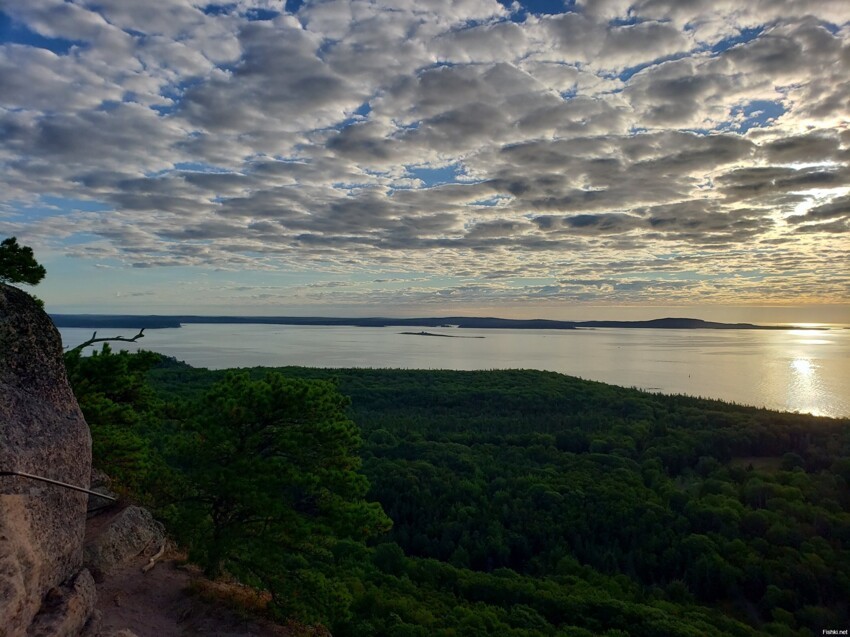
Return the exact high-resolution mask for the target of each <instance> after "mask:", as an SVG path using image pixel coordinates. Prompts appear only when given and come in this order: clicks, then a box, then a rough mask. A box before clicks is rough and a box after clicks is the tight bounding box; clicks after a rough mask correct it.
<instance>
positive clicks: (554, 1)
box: [499, 0, 576, 22]
mask: <svg viewBox="0 0 850 637" xmlns="http://www.w3.org/2000/svg"><path fill="white" fill-rule="evenodd" d="M499 4H501V5H502V6H503V7H505V8H506V9H513V5H514V3H513V1H512V0H499ZM517 4H519V5H520V9H519V11H516V12H514V13H512V14H511V16H510V20H511V21H512V22H525V19H526V18H527V17H528V16H530V15H560V14H562V13H570V12H571V11H574V10H575V4H576V3H575V0H522V1H521V2H518V3H517Z"/></svg>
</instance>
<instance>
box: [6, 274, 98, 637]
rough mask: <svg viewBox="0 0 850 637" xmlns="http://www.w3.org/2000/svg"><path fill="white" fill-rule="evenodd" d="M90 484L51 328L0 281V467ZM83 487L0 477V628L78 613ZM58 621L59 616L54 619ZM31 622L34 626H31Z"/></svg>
mask: <svg viewBox="0 0 850 637" xmlns="http://www.w3.org/2000/svg"><path fill="white" fill-rule="evenodd" d="M3 470H5V471H9V470H11V471H23V472H26V473H32V474H36V475H39V476H44V477H47V478H51V479H53V480H59V481H61V482H66V483H70V484H74V485H78V486H82V487H88V484H89V476H90V474H91V438H90V435H89V429H88V426H87V425H86V422H85V420H84V419H83V415H82V413H81V412H80V409H79V406H78V405H77V401H76V399H75V398H74V395H73V393H72V392H71V388H70V386H69V385H68V381H67V378H66V376H65V368H64V365H63V362H62V344H61V340H60V338H59V333H58V332H57V331H56V328H55V327H54V326H53V323H51V321H50V319H49V318H48V317H47V315H46V314H45V313H44V311H43V310H42V309H41V308H40V307H39V306H38V304H37V303H36V302H35V301H34V300H33V299H32V298H31V297H30V296H29V295H28V294H26V293H25V292H23V291H21V290H18V289H17V288H13V287H10V286H7V285H4V284H2V283H0V471H3ZM86 499H87V498H86V495H85V494H84V493H79V492H76V491H71V490H68V489H64V488H61V487H58V486H53V485H50V484H45V483H42V482H36V481H33V480H29V479H26V478H22V477H17V476H0V634H2V636H3V637H18V636H24V635H28V634H30V635H34V634H44V630H45V628H44V627H45V626H47V625H48V624H46V623H45V622H47V621H54V620H55V621H57V622H60V623H61V622H63V621H64V620H62V619H61V618H57V617H54V618H53V619H50V618H49V617H48V614H49V613H54V615H55V613H56V612H60V613H61V612H64V611H62V609H63V608H64V609H66V610H69V612H71V613H72V614H73V615H74V616H75V617H77V619H70V620H69V621H68V622H66V623H64V624H61V625H62V626H63V628H62V629H61V630H59V629H57V630H58V633H57V634H63V635H64V634H67V635H71V634H74V631H77V634H79V630H78V628H81V627H82V625H80V626H79V627H77V624H79V623H80V621H82V622H83V623H85V621H86V620H87V617H88V616H89V615H90V614H91V608H92V606H93V604H94V595H93V587H92V586H91V585H90V583H91V576H90V575H89V574H88V572H87V571H84V570H83V569H82V559H83V550H82V547H83V535H84V525H85V519H86ZM57 625H58V624H57ZM31 631H32V632H31Z"/></svg>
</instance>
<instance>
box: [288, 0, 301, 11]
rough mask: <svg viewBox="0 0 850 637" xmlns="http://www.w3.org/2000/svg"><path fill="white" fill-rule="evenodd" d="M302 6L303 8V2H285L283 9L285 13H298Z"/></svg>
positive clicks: (290, 0)
mask: <svg viewBox="0 0 850 637" xmlns="http://www.w3.org/2000/svg"><path fill="white" fill-rule="evenodd" d="M302 6H304V0H286V4H285V5H284V9H285V10H286V12H287V13H298V10H299V9H300V8H301V7H302Z"/></svg>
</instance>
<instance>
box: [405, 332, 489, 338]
mask: <svg viewBox="0 0 850 637" xmlns="http://www.w3.org/2000/svg"><path fill="white" fill-rule="evenodd" d="M399 334H404V335H406V336H440V337H442V338H484V337H483V336H459V335H457V334H434V332H425V331H422V332H399Z"/></svg>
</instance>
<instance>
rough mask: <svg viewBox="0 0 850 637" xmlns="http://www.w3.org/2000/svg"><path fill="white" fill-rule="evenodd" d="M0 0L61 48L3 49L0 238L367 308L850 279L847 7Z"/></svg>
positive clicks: (820, 292)
mask: <svg viewBox="0 0 850 637" xmlns="http://www.w3.org/2000/svg"><path fill="white" fill-rule="evenodd" d="M4 11H7V12H8V13H9V15H10V17H11V19H12V20H14V21H15V22H16V23H17V24H19V25H22V26H23V27H25V28H26V29H28V30H29V31H31V32H33V33H37V34H39V35H41V36H43V38H52V39H54V40H55V41H61V42H63V43H66V46H63V47H53V48H54V49H55V50H50V49H49V48H44V46H42V47H39V46H36V45H28V44H24V43H4V42H2V41H0V163H2V166H3V171H2V172H0V185H2V192H3V199H2V202H1V203H0V211H2V216H0V232H6V233H12V232H14V233H17V234H20V235H22V236H28V237H31V238H32V240H33V241H34V242H35V243H37V244H42V245H45V246H50V248H51V249H52V250H59V251H62V252H64V254H66V255H69V256H72V257H74V258H77V259H82V260H86V261H89V260H91V262H92V263H94V262H95V261H96V262H97V263H99V264H100V265H106V266H108V267H109V268H112V269H114V268H118V267H121V266H125V267H135V268H138V269H140V270H152V269H155V268H157V267H161V266H184V267H189V268H196V269H200V270H203V271H205V272H211V273H212V272H216V271H219V270H226V271H229V272H234V271H258V272H263V273H270V272H305V271H318V272H322V273H327V274H328V275H330V274H333V277H332V279H333V281H336V282H338V283H339V285H336V284H334V285H331V283H330V282H325V283H322V284H321V286H317V287H313V288H304V289H303V290H302V291H301V292H299V294H302V293H303V294H308V293H316V294H320V293H321V294H326V295H331V294H339V296H337V297H335V298H339V299H342V300H343V301H344V300H345V299H349V300H351V302H355V301H356V302H358V303H361V302H368V301H369V300H370V299H371V300H374V301H375V302H389V299H390V298H391V297H392V295H393V294H402V292H401V291H400V290H399V289H398V288H399V287H400V286H399V285H398V284H401V283H403V282H408V283H409V286H410V289H409V290H407V291H406V292H404V293H403V296H404V298H405V299H406V302H407V301H410V302H421V303H428V302H429V299H443V300H446V299H465V300H467V301H470V302H472V301H478V300H481V299H485V298H493V299H513V300H516V301H518V302H519V301H522V300H529V299H537V300H539V299H550V300H552V301H553V302H555V301H556V300H563V299H572V300H578V301H580V302H585V301H587V302H590V301H592V300H599V301H606V302H608V301H613V300H616V299H621V300H624V301H626V300H627V301H629V302H640V301H641V300H644V301H646V302H653V301H654V300H655V299H657V298H660V297H661V296H663V295H665V294H666V295H670V298H671V299H672V300H677V299H686V298H690V299H691V300H692V301H693V300H700V299H706V300H723V299H727V300H728V299H732V298H735V295H748V296H747V298H753V299H758V298H762V299H773V300H776V299H777V298H779V296H782V295H784V296H782V298H794V295H795V294H803V293H804V292H805V294H806V296H807V298H809V297H812V296H813V295H814V296H816V297H817V298H822V299H824V300H836V299H840V298H842V297H841V294H845V295H846V290H844V291H843V292H842V291H841V287H840V285H839V283H838V282H836V281H833V280H826V279H822V278H819V277H817V276H814V275H813V274H811V272H813V271H815V270H816V269H817V267H818V265H819V264H825V263H828V262H829V260H830V259H833V260H834V259H836V258H837V259H840V258H842V255H843V258H846V248H845V247H844V245H843V243H841V242H842V240H843V239H844V238H845V237H844V236H842V235H844V233H846V231H847V223H848V218H850V213H848V208H847V196H848V194H847V192H848V191H847V189H848V188H850V183H848V180H850V117H848V108H847V105H848V103H850V79H848V78H850V73H848V70H850V29H848V27H847V24H848V22H850V5H848V4H847V3H846V2H843V1H838V0H824V1H823V2H819V3H817V4H814V3H811V2H803V1H802V0H770V1H769V0H756V1H754V2H751V3H749V4H747V5H746V6H743V5H741V3H739V2H733V1H732V0H720V1H715V0H711V1H709V0H692V1H689V2H674V1H673V0H640V1H638V2H626V1H625V0H610V1H609V0H605V1H601V0H600V1H598V2H596V1H595V2H578V3H576V6H575V9H574V10H572V11H568V12H563V13H560V14H554V15H524V14H522V15H520V14H518V13H514V14H512V13H511V11H510V9H508V8H506V7H505V6H504V5H503V4H502V3H499V2H495V1H491V0H463V1H457V2H452V1H449V0H439V1H438V2H431V3H425V4H423V3H421V2H414V1H413V0H409V1H408V0H404V1H401V2H392V3H388V2H381V1H378V2H371V1H370V2H367V1H365V0H363V1H361V0H355V1H353V2H342V1H324V2H307V3H305V4H304V5H303V6H301V8H300V9H299V10H298V11H297V12H296V13H292V12H286V11H283V10H281V8H280V6H279V5H277V4H275V3H268V2H252V1H251V0H240V1H239V2H236V3H232V4H230V5H227V6H222V7H220V8H219V10H216V11H211V10H205V7H204V6H202V5H200V4H197V3H193V2H190V1H188V0H156V2H155V3H148V4H145V5H141V4H138V3H135V4H134V3H127V2H120V1H118V0H104V1H99V2H96V3H95V2H92V1H89V0H72V1H67V2H66V1H60V0H31V1H30V2H27V3H16V4H13V5H12V6H9V7H8V8H4ZM45 46H46V45H45ZM438 177H439V178H438ZM446 182H447V183H446ZM56 201H59V202H63V201H64V202H67V203H65V204H57V203H56ZM73 202H77V203H76V204H74V203H73ZM79 202H91V203H96V204H98V205H96V206H89V207H87V206H84V205H80V203H79ZM665 255H675V258H666V257H665ZM707 255H710V256H707ZM717 255H722V258H718V256H717ZM800 260H802V261H804V262H806V263H809V264H810V267H809V269H808V271H807V272H802V271H799V269H798V268H797V267H796V266H795V265H794V264H795V263H797V262H798V261H800ZM100 269H102V270H104V271H105V270H106V269H107V268H100ZM750 271H759V272H760V273H761V274H760V275H759V278H757V277H743V278H742V277H740V276H736V273H740V272H750ZM57 276H60V275H57ZM215 276H217V275H215ZM346 276H347V277H352V278H351V279H346V278H345V277H346ZM353 277H360V279H358V280H362V281H365V283H363V284H362V285H360V284H358V285H347V284H346V283H352V281H353ZM419 278H425V279H426V280H424V281H419V282H416V283H414V282H411V281H413V280H414V279H419ZM393 279H399V280H400V281H394V282H393V284H392V285H387V283H389V282H390V280H393ZM525 279H535V282H534V283H527V282H522V280H525ZM624 279H628V280H624ZM470 281H472V282H470ZM481 281H484V282H487V284H481V283H480V282H481ZM495 282H498V285H497V284H496V283H495ZM771 282H775V283H776V285H775V286H774V287H773V288H771V285H770V283H771ZM397 283H398V284H397ZM405 285H407V283H405ZM305 290H306V291H305ZM231 292H234V293H235V291H231ZM227 293H229V292H223V294H227ZM261 293H262V294H269V295H271V296H269V297H268V299H269V300H270V299H271V298H279V295H280V292H279V290H272V291H271V292H266V291H263V292H261ZM322 298H323V299H324V298H326V297H322Z"/></svg>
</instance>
